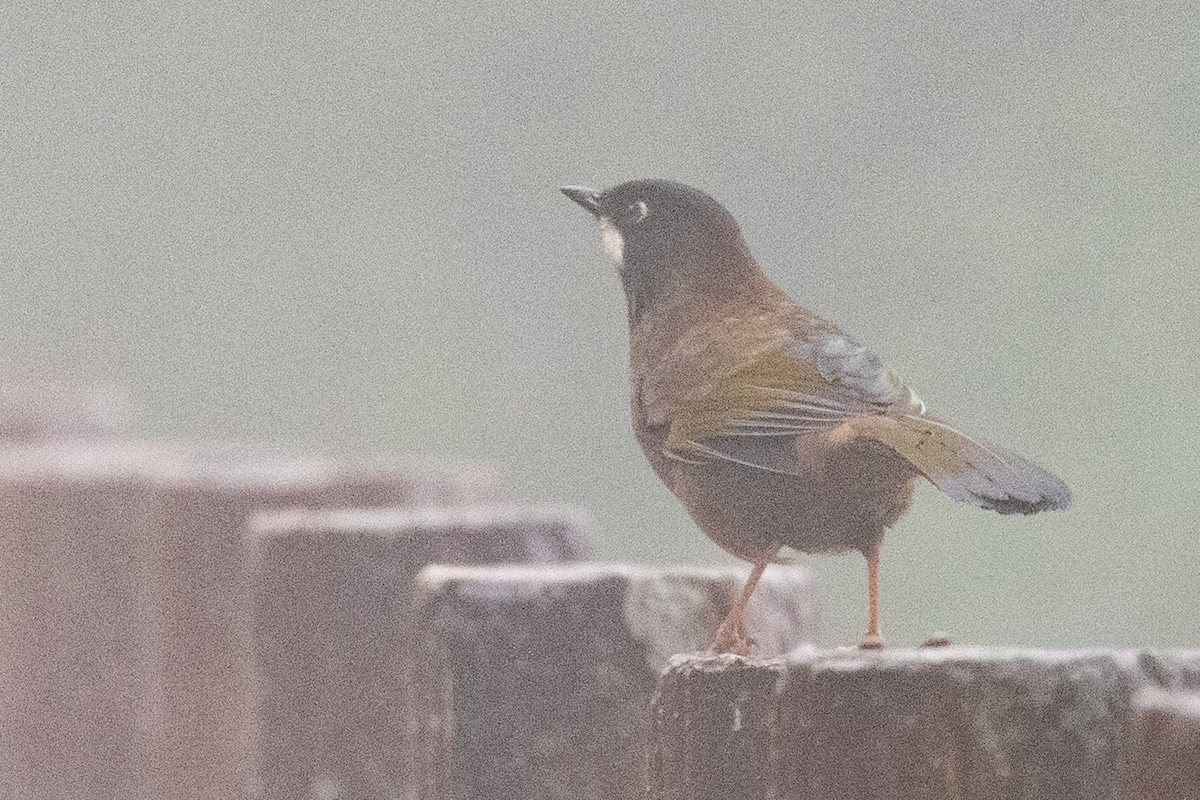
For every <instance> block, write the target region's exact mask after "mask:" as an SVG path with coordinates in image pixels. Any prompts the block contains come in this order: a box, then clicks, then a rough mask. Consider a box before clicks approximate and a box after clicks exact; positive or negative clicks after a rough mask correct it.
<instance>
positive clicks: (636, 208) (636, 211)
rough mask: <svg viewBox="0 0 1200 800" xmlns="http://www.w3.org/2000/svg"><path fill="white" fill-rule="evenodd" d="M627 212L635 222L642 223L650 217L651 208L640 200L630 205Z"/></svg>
mask: <svg viewBox="0 0 1200 800" xmlns="http://www.w3.org/2000/svg"><path fill="white" fill-rule="evenodd" d="M627 210H628V212H629V215H630V216H631V217H633V218H634V220H633V221H634V222H641V221H642V220H644V219H645V218H646V217H648V216H650V206H648V205H646V203H645V201H644V200H638V201H637V202H636V203H630V204H629V208H628V209H627Z"/></svg>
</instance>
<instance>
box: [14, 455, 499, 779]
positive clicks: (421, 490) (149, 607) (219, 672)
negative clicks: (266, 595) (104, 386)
mask: <svg viewBox="0 0 1200 800" xmlns="http://www.w3.org/2000/svg"><path fill="white" fill-rule="evenodd" d="M492 486H493V477H492V476H491V474H490V472H488V471H486V470H480V469H476V468H470V467H464V468H462V469H455V468H452V467H449V468H446V469H443V470H441V471H440V472H437V471H434V472H431V473H430V474H403V473H399V472H378V473H370V474H363V473H355V472H353V471H350V470H347V469H345V468H343V467H341V466H339V465H337V464H335V463H333V462H330V461H326V460H321V459H302V458H294V457H289V456H287V455H286V454H283V453H280V452H278V451H274V450H269V449H266V448H255V447H243V446H230V447H220V446H187V445H173V444H128V443H126V444H74V445H67V444H61V445H43V446H25V447H18V446H10V447H5V448H0V541H2V542H3V552H4V558H3V559H0V781H2V784H0V785H2V786H3V787H4V792H5V793H6V794H8V795H9V796H12V797H21V798H34V799H37V798H46V800H72V799H73V798H88V800H93V799H94V798H121V800H124V799H125V798H150V799H152V800H170V799H173V798H197V799H199V798H204V800H209V799H210V798H226V797H230V798H235V797H236V798H240V797H243V796H245V794H246V792H247V787H249V786H250V778H251V766H252V745H253V736H252V725H251V719H252V718H251V715H250V713H249V704H250V699H251V698H250V683H249V667H250V663H251V662H250V652H251V650H250V648H251V613H250V611H251V607H250V602H249V596H248V592H247V584H246V576H247V571H246V566H247V565H246V556H247V552H248V550H247V542H246V537H245V524H246V520H247V519H248V517H249V516H250V515H251V514H253V513H254V512H255V511H257V510H260V509H263V508H270V507H295V506H321V505H325V506H333V505H336V506H348V505H396V504H403V503H406V502H409V501H412V500H420V501H430V500H434V499H441V500H444V501H446V502H457V501H473V500H476V499H479V498H482V497H488V496H490V495H491V494H492Z"/></svg>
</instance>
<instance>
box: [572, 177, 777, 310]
mask: <svg viewBox="0 0 1200 800" xmlns="http://www.w3.org/2000/svg"><path fill="white" fill-rule="evenodd" d="M562 192H563V194H565V195H566V196H567V197H569V198H571V199H572V200H574V201H575V202H576V203H578V204H579V205H581V206H583V207H584V208H585V209H587V210H588V211H589V212H591V214H592V215H593V216H595V217H596V218H597V219H598V220H600V227H601V229H602V231H603V234H604V249H605V250H606V251H607V252H608V254H609V256H611V257H612V259H613V260H614V261H616V262H617V265H618V267H619V268H620V272H621V280H622V283H623V284H624V286H625V292H626V294H627V295H630V301H631V304H633V303H635V302H636V303H640V304H642V305H644V304H646V303H650V302H656V301H657V300H658V299H660V297H661V296H662V294H663V292H664V291H666V292H677V291H679V290H680V289H683V288H694V289H699V288H708V289H712V288H716V289H718V290H719V289H720V288H721V287H722V286H729V285H731V284H735V283H736V282H737V281H738V280H739V279H741V278H743V277H745V275H744V273H745V274H748V273H749V272H751V271H752V272H754V273H757V270H758V267H757V265H755V264H754V260H753V258H751V257H750V253H749V250H748V249H747V248H746V244H745V242H744V241H743V240H742V233H741V230H740V229H739V228H738V224H737V221H736V220H734V218H733V215H731V214H730V213H729V212H728V211H726V210H725V209H724V208H723V207H722V206H721V204H720V203H718V202H717V201H716V200H714V199H713V198H712V197H711V196H710V195H708V194H706V193H704V192H702V191H700V190H699V189H694V188H692V187H691V186H686V185H684V184H682V183H676V182H675V181H666V180H653V179H652V180H637V181H629V182H627V183H622V184H619V185H617V186H614V187H612V188H611V189H605V190H604V191H597V190H596V189H589V188H587V187H584V186H564V187H563V189H562ZM634 310H635V309H634V308H633V305H631V309H630V312H631V314H632V313H634Z"/></svg>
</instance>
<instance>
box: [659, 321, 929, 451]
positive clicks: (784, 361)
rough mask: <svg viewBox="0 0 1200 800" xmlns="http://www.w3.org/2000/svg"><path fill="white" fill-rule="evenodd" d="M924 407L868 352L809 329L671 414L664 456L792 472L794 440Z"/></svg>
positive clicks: (839, 337) (835, 335) (840, 337)
mask: <svg viewBox="0 0 1200 800" xmlns="http://www.w3.org/2000/svg"><path fill="white" fill-rule="evenodd" d="M923 410H924V406H923V404H922V403H921V401H920V400H919V399H918V398H917V397H916V395H915V394H913V393H912V391H911V390H909V389H908V388H907V387H906V386H905V385H904V384H903V382H902V381H901V380H900V378H899V376H897V375H896V374H895V373H894V372H892V371H891V370H889V369H887V367H885V366H884V365H883V362H882V361H881V360H880V359H879V357H878V356H876V355H875V354H874V353H872V352H871V351H870V350H868V349H867V348H865V347H863V346H862V345H860V344H858V343H857V342H855V341H854V340H852V339H850V338H849V337H847V336H845V335H844V334H842V333H840V332H838V331H836V330H808V331H806V335H805V336H804V337H802V338H801V337H797V336H794V335H793V336H791V337H788V338H787V339H785V340H784V341H781V342H778V343H777V345H776V347H775V348H774V349H771V350H770V351H768V352H766V353H765V354H761V355H758V356H757V357H755V358H754V359H753V360H752V361H750V362H749V363H747V364H745V365H744V366H742V367H741V368H740V369H738V370H736V371H733V372H731V373H729V374H727V375H725V376H724V377H723V378H721V379H720V380H718V381H715V382H714V383H713V384H712V385H711V386H709V387H707V391H705V392H703V393H702V394H699V395H698V396H695V397H693V398H688V399H687V401H686V402H683V403H680V404H679V405H678V406H677V407H675V408H673V409H671V413H670V423H669V424H670V427H669V429H668V435H667V442H666V448H665V450H666V454H667V455H668V456H669V457H671V458H675V459H678V460H681V461H688V462H705V461H711V460H717V459H719V460H725V461H731V462H734V463H738V464H742V465H744V466H749V467H756V468H759V469H764V470H769V471H772V472H784V473H787V472H792V471H793V470H794V469H795V458H796V456H795V448H794V442H792V441H791V440H792V439H794V437H796V436H799V435H804V434H815V433H822V432H828V431H832V430H835V429H837V428H839V427H841V426H842V425H845V424H846V423H849V422H853V421H855V420H866V419H869V418H871V417H874V416H878V415H881V414H885V413H888V412H889V411H891V412H898V413H906V412H907V413H921V412H923Z"/></svg>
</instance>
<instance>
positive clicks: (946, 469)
mask: <svg viewBox="0 0 1200 800" xmlns="http://www.w3.org/2000/svg"><path fill="white" fill-rule="evenodd" d="M888 419H889V421H890V423H891V424H886V425H882V426H879V427H878V428H876V429H875V430H874V431H873V432H872V436H873V438H877V439H878V440H879V441H881V442H883V443H884V444H886V445H887V446H888V447H890V448H892V449H893V450H895V451H896V452H897V453H899V454H900V455H902V456H904V458H906V459H908V461H910V462H911V463H912V465H913V466H914V467H916V468H917V470H918V471H919V472H920V473H921V474H922V475H924V476H925V477H926V478H928V479H929V481H930V482H931V483H933V485H935V486H937V487H938V488H939V489H941V490H942V491H943V492H945V493H946V494H948V495H950V496H951V497H953V498H954V499H955V500H958V501H960V502H963V503H970V504H971V505H975V506H979V507H980V508H987V509H991V510H993V511H998V512H1000V513H1001V514H1033V513H1035V512H1038V511H1050V510H1054V509H1059V508H1066V507H1067V506H1068V505H1070V503H1071V490H1070V488H1069V487H1068V486H1067V485H1066V484H1065V483H1064V482H1063V481H1062V480H1061V479H1060V478H1058V477H1057V476H1055V475H1053V474H1051V473H1049V472H1047V471H1046V470H1044V469H1042V468H1041V467H1039V466H1038V465H1037V464H1034V463H1033V462H1032V461H1028V460H1026V459H1024V458H1022V457H1021V456H1019V455H1017V454H1016V453H1014V452H1012V451H1011V450H1006V449H1004V448H1003V447H1000V446H998V445H994V444H992V443H990V442H983V441H980V440H978V439H972V438H970V437H968V436H966V435H964V434H962V433H959V432H958V431H956V430H954V428H951V427H950V426H949V425H947V424H946V423H944V422H942V421H941V420H938V419H936V418H934V417H929V416H924V415H921V416H918V415H903V416H899V417H890V418H888Z"/></svg>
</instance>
